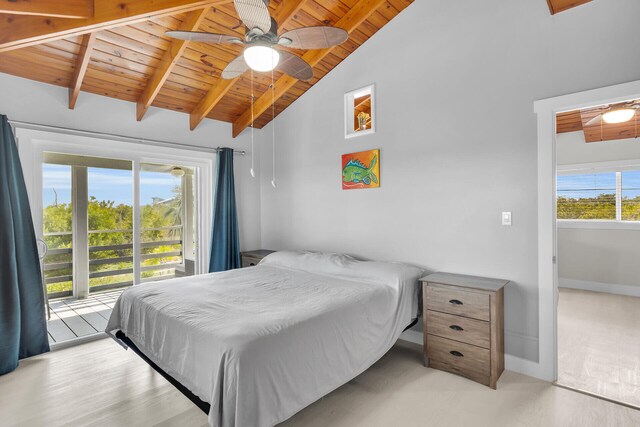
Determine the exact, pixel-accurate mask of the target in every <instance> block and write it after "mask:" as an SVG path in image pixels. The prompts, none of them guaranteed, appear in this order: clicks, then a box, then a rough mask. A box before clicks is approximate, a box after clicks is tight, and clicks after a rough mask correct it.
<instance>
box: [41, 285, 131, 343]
mask: <svg viewBox="0 0 640 427" xmlns="http://www.w3.org/2000/svg"><path fill="white" fill-rule="evenodd" d="M123 290H124V289H116V290H112V291H106V292H97V293H95V294H91V295H89V297H87V298H83V299H75V298H63V299H55V300H51V301H50V305H51V320H49V321H48V322H47V329H48V330H49V343H50V344H54V343H60V342H64V341H68V340H71V339H74V338H79V337H84V336H88V335H93V334H96V333H99V332H104V329H105V328H106V326H107V320H108V319H109V316H110V315H111V310H112V309H113V305H114V304H115V302H116V300H117V299H118V297H119V296H120V294H121V293H122V291H123Z"/></svg>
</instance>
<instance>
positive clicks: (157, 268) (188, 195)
mask: <svg viewBox="0 0 640 427" xmlns="http://www.w3.org/2000/svg"><path fill="white" fill-rule="evenodd" d="M193 176H194V173H193V170H192V169H190V168H187V167H181V166H175V165H160V164H151V163H142V164H141V165H140V230H141V235H140V240H141V242H140V248H141V254H140V264H139V265H140V275H141V281H142V282H147V281H154V280H163V279H170V278H173V277H176V276H187V275H189V276H190V275H193V274H194V272H195V269H194V262H195V261H194V260H195V252H194V246H195V245H194V221H193V215H194V200H195V198H194V194H193Z"/></svg>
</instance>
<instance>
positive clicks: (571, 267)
mask: <svg viewBox="0 0 640 427" xmlns="http://www.w3.org/2000/svg"><path fill="white" fill-rule="evenodd" d="M638 110H640V100H635V99H629V100H626V101H622V102H617V103H611V104H605V105H595V106H591V107H586V108H581V109H577V110H572V111H566V112H562V113H558V114H557V116H556V132H557V134H556V156H555V158H556V171H557V176H556V183H557V184H556V187H557V190H556V191H557V198H556V227H557V229H556V236H557V238H556V240H557V271H558V307H557V310H558V378H557V383H558V384H559V385H562V386H565V387H568V388H572V389H575V390H579V391H583V392H586V393H589V394H593V395H596V396H599V397H603V398H606V399H609V400H613V401H617V402H620V403H624V404H627V405H631V406H636V407H640V393H639V392H638V387H639V386H640V331H639V330H638V328H637V327H636V326H637V319H640V264H639V263H638V262H637V260H638V259H640V144H639V143H638V136H640V135H639V134H638V127H639V126H638V124H639V121H640V114H638Z"/></svg>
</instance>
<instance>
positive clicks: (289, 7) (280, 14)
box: [189, 0, 304, 130]
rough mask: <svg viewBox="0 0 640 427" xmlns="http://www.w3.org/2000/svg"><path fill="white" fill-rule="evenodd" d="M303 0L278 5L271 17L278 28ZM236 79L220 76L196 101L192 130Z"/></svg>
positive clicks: (283, 24) (295, 11) (289, 18)
mask: <svg viewBox="0 0 640 427" xmlns="http://www.w3.org/2000/svg"><path fill="white" fill-rule="evenodd" d="M303 4H304V0H287V1H283V2H282V3H281V4H280V7H279V8H278V9H276V10H275V11H274V13H273V19H275V20H276V22H277V23H278V28H279V29H282V28H284V27H286V26H287V25H288V24H289V22H290V21H291V19H293V17H294V16H295V15H296V13H298V11H299V10H300V8H301V7H302V5H303ZM237 81H238V78H235V79H231V80H225V79H222V78H220V79H219V80H218V82H217V83H216V84H215V85H214V86H213V87H212V88H211V89H210V90H209V92H208V93H207V94H206V95H205V97H204V98H202V100H201V101H200V102H199V103H198V105H197V106H196V108H194V110H193V111H192V112H191V115H190V117H189V127H190V128H191V130H194V129H195V128H196V127H197V126H198V125H199V124H200V122H202V120H204V118H205V117H207V115H208V114H209V113H210V112H211V110H213V109H214V107H215V106H216V105H217V104H218V103H219V102H220V100H221V99H222V98H223V97H224V96H225V95H226V94H227V92H229V89H231V88H232V87H233V85H234V84H235V83H236V82H237Z"/></svg>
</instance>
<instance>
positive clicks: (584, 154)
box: [556, 131, 640, 165]
mask: <svg viewBox="0 0 640 427" xmlns="http://www.w3.org/2000/svg"><path fill="white" fill-rule="evenodd" d="M632 159H640V139H635V138H631V139H618V140H615V141H603V142H589V143H586V142H585V141H584V132H582V131H579V132H567V133H560V134H558V135H556V162H557V164H559V165H571V164H582V163H594V162H608V161H616V160H632Z"/></svg>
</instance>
